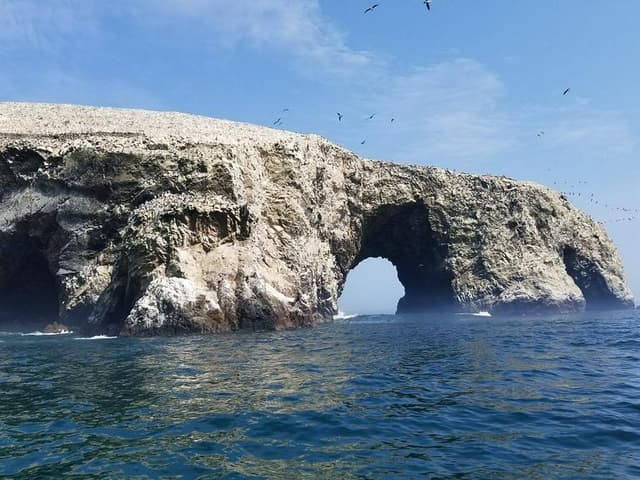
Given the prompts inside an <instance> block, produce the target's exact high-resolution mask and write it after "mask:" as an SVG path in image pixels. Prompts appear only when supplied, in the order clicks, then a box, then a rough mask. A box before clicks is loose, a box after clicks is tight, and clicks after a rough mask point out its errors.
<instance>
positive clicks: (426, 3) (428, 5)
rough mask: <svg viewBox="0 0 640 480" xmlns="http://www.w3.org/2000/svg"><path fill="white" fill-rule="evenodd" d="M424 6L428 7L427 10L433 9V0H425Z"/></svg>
mask: <svg viewBox="0 0 640 480" xmlns="http://www.w3.org/2000/svg"><path fill="white" fill-rule="evenodd" d="M424 6H425V7H427V10H431V0H424Z"/></svg>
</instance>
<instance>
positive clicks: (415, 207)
mask: <svg viewBox="0 0 640 480" xmlns="http://www.w3.org/2000/svg"><path fill="white" fill-rule="evenodd" d="M368 257H385V258H387V259H389V260H390V261H391V262H392V263H393V264H394V265H395V266H396V267H397V270H398V276H399V279H400V281H401V282H402V284H403V286H404V288H405V291H406V295H405V297H404V298H402V299H401V300H400V302H399V304H398V311H399V312H417V311H422V310H428V309H447V310H454V311H476V310H489V311H491V312H493V313H501V312H505V313H506V312H508V313H512V312H515V313H521V312H522V313H532V312H569V311H577V310H581V309H584V308H623V307H632V306H633V299H632V295H631V292H630V290H629V288H628V286H627V284H626V282H625V278H624V274H623V269H622V265H621V262H620V258H619V256H618V253H617V251H616V249H615V247H614V245H613V244H612V242H611V240H610V239H609V237H608V236H607V233H606V232H605V230H604V229H603V227H602V226H601V225H600V224H598V223H596V222H594V221H593V220H592V219H591V218H589V217H588V216H587V215H585V214H583V213H581V212H580V211H579V210H577V209H576V208H574V207H573V206H571V205H570V203H569V202H568V201H567V199H565V198H563V197H562V196H561V195H560V194H558V193H556V192H553V191H551V190H549V189H547V188H544V187H542V186H540V185H536V184H533V183H528V182H517V181H514V180H510V179H508V178H497V177H491V176H478V175H466V174H461V173H455V172H451V171H448V170H443V169H438V168H425V167H412V166H405V165H397V164H392V163H383V162H377V161H370V160H364V159H361V158H359V157H358V156H356V155H354V154H353V153H351V152H349V151H347V150H344V149H342V148H340V147H338V146H336V145H333V144H331V143H329V142H328V141H326V140H324V139H322V138H320V137H318V136H315V135H299V134H294V133H289V132H284V131H279V130H272V129H268V128H263V127H257V126H252V125H245V124H239V123H233V122H228V121H222V120H214V119H209V118H203V117H196V116H190V115H183V114H177V113H156V112H145V111H134V110H116V109H105V108H89V107H78V106H64V105H41V104H39V105H34V104H11V103H5V104H0V323H2V322H4V323H13V324H16V323H18V324H19V323H20V322H29V323H33V322H36V323H37V322H41V323H42V324H43V325H46V324H48V323H51V322H52V321H55V320H58V321H62V322H64V323H65V324H66V325H72V326H73V327H74V328H83V329H85V330H87V331H95V332H100V333H102V332H106V333H120V334H124V335H150V334H176V333H189V332H222V331H230V330H239V329H274V328H289V327H299V326H307V325H314V324H316V323H317V322H320V321H323V320H329V319H331V318H332V316H333V315H334V314H335V313H337V298H338V296H339V294H340V292H341V289H342V287H343V285H344V282H345V279H346V275H347V273H348V272H349V270H350V269H352V268H353V267H354V266H355V265H357V263H358V262H360V261H361V260H364V259H365V258H368Z"/></svg>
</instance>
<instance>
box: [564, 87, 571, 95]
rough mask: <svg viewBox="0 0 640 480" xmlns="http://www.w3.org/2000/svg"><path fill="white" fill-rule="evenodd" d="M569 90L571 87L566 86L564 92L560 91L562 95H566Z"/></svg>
mask: <svg viewBox="0 0 640 480" xmlns="http://www.w3.org/2000/svg"><path fill="white" fill-rule="evenodd" d="M570 91H571V89H570V88H567V89H566V90H565V91H564V92H562V95H563V96H564V95H566V94H567V93H569V92H570Z"/></svg>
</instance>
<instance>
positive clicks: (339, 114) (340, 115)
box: [336, 112, 344, 122]
mask: <svg viewBox="0 0 640 480" xmlns="http://www.w3.org/2000/svg"><path fill="white" fill-rule="evenodd" d="M336 115H338V121H339V122H341V121H342V117H343V116H344V115H342V114H341V113H340V112H338V113H336Z"/></svg>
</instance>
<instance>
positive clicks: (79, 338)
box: [74, 335, 118, 340]
mask: <svg viewBox="0 0 640 480" xmlns="http://www.w3.org/2000/svg"><path fill="white" fill-rule="evenodd" d="M114 338H118V337H109V336H107V335H96V336H95V337H78V338H74V340H113V339H114Z"/></svg>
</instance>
